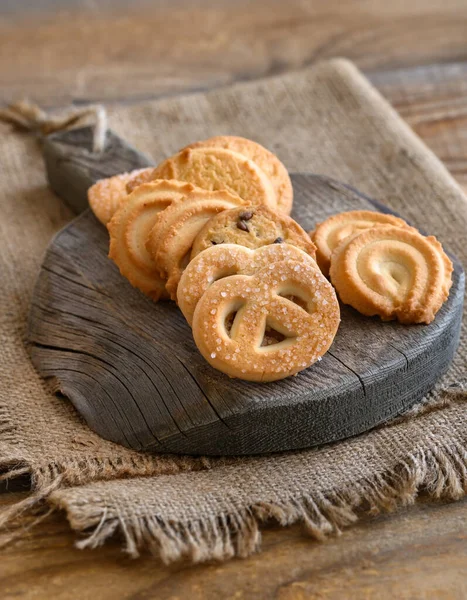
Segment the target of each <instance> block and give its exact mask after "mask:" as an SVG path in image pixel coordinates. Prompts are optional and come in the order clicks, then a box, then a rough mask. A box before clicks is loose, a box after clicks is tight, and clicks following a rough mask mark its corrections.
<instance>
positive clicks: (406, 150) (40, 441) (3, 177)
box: [0, 61, 467, 561]
mask: <svg viewBox="0 0 467 600" xmlns="http://www.w3.org/2000/svg"><path fill="white" fill-rule="evenodd" d="M110 124H111V126H112V127H113V129H115V130H116V131H117V132H118V133H119V134H121V135H122V136H123V137H125V138H127V139H128V140H130V141H132V142H133V143H134V144H135V145H136V146H137V147H138V148H139V149H141V150H143V151H146V152H148V153H149V154H151V155H152V156H153V157H154V159H155V160H159V159H161V158H163V157H165V156H167V155H169V154H171V153H172V152H174V151H175V150H177V149H178V148H180V147H182V146H183V145H185V144H187V143H188V142H192V141H193V140H196V139H202V138H205V137H208V136H210V135H213V134H227V133H230V134H239V135H243V136H246V137H251V138H253V139H256V140H258V141H259V142H261V143H262V144H264V145H265V146H267V147H268V148H271V149H272V150H274V151H275V152H276V153H277V154H278V155H279V157H280V158H281V159H282V160H283V161H284V162H285V164H286V165H287V167H288V168H289V169H290V170H296V171H299V170H303V171H310V172H314V173H322V174H326V175H330V176H332V177H335V178H337V179H340V180H342V181H344V182H347V183H349V184H351V185H353V186H355V187H357V188H358V189H360V190H361V191H363V192H366V193H367V194H369V195H371V196H373V197H375V198H377V199H379V200H382V201H383V202H384V203H386V204H387V205H388V206H390V207H391V208H393V209H394V210H396V211H398V212H400V213H401V214H403V215H405V216H406V217H407V218H408V219H410V220H411V221H413V223H414V224H416V225H417V226H419V227H421V228H423V229H424V230H425V231H428V232H430V233H433V234H435V235H437V236H438V237H439V238H440V240H441V241H442V242H443V243H445V244H446V245H447V246H448V248H449V249H450V250H451V251H453V252H454V253H455V254H457V256H458V257H459V258H460V259H461V260H462V261H463V263H464V265H467V201H466V199H465V197H464V196H463V194H462V192H461V190H460V188H459V187H458V186H457V184H456V183H455V182H454V181H453V179H452V178H451V177H450V175H449V174H448V172H447V171H446V169H445V168H444V167H443V165H442V164H441V163H440V162H439V161H438V160H437V159H436V158H435V157H434V156H433V154H432V153H431V152H430V151H429V150H428V149H427V148H426V147H425V146H424V145H423V143H422V142H421V141H420V140H419V139H418V138H417V137H416V136H415V135H414V133H413V132H412V131H411V130H410V129H409V128H408V127H407V126H406V125H405V124H404V122H403V121H402V120H401V119H400V118H399V117H398V115H397V114H396V113H395V112H394V110H392V109H391V108H390V107H389V106H388V104H387V103H386V102H385V101H384V100H383V99H382V98H381V97H380V96H379V94H378V93H377V92H376V91H375V90H374V89H373V88H372V87H371V86H370V84H369V83H368V82H367V81H366V80H365V79H364V78H363V77H362V75H361V74H359V72H358V71H357V70H356V69H355V68H354V67H353V66H352V65H351V64H349V63H348V62H345V61H332V62H326V63H322V64H319V65H317V66H315V67H313V68H311V69H309V70H306V71H303V72H299V73H295V74H291V75H287V76H284V77H279V78H276V79H268V80H265V81H261V82H259V83H247V84H242V85H238V86H235V87H232V88H228V89H224V90H220V91H215V92H210V93H207V94H204V93H203V94H194V95H190V96H186V97H182V98H176V99H172V98H169V99H164V100H161V101H157V102H151V103H148V104H144V105H140V106H136V107H132V108H125V107H123V108H118V109H115V110H112V111H111V113H110ZM0 127H1V130H0V131H1V133H2V136H1V141H0V164H1V174H0V181H1V189H2V198H1V202H0V206H1V221H0V244H1V257H0V337H1V342H0V357H1V358H0V379H1V388H0V466H1V467H3V468H4V471H5V475H4V477H10V476H14V475H17V474H20V473H30V474H31V476H32V481H33V491H32V493H31V495H30V496H29V497H28V498H27V499H25V500H23V501H22V502H21V503H19V504H17V505H15V506H13V507H11V508H9V509H7V510H6V512H5V511H4V512H3V513H0V526H1V524H3V525H4V526H5V525H8V523H9V522H12V521H14V519H15V517H16V516H17V515H18V514H19V513H21V512H22V511H25V510H27V509H29V508H30V507H33V506H37V504H38V503H41V505H44V504H47V503H48V504H49V505H51V506H59V507H61V508H63V509H65V511H66V513H67V515H68V518H69V521H70V524H71V526H72V527H73V528H74V529H75V530H77V531H80V532H83V531H86V536H87V537H83V536H82V539H81V541H80V546H81V547H85V546H90V547H94V546H96V545H98V544H101V543H103V542H104V541H105V540H106V539H107V538H108V537H109V536H110V535H111V534H113V533H114V532H116V531H117V530H118V531H120V533H121V534H122V536H123V539H124V540H125V545H126V548H127V550H128V551H129V552H130V553H131V554H132V555H136V554H137V552H138V549H140V548H141V547H144V546H146V547H150V548H151V549H153V550H155V551H156V552H157V553H159V554H160V555H161V556H162V558H163V560H165V561H171V560H174V559H177V558H179V557H180V556H182V555H185V554H186V555H188V556H189V557H191V558H192V559H193V560H205V559H209V558H217V559H225V558H228V557H230V556H233V555H240V556H245V555H247V554H248V553H250V552H252V551H253V550H255V549H256V548H257V547H258V544H259V540H260V534H259V531H258V526H259V524H261V523H262V522H264V521H266V520H268V519H270V518H272V519H276V520H277V521H279V523H281V524H283V525H286V524H289V523H293V522H295V521H300V522H303V523H304V524H305V526H306V528H307V530H308V531H309V532H310V533H311V534H312V535H313V536H314V537H322V536H323V535H325V534H327V533H328V532H332V531H339V529H340V528H341V527H343V526H345V525H347V524H349V523H351V522H353V521H355V520H356V519H357V517H358V514H360V513H361V511H378V510H382V509H384V510H386V509H392V508H395V507H396V506H398V505H400V504H403V503H407V502H411V501H413V500H414V498H415V497H416V495H417V493H418V491H419V490H420V489H422V488H423V489H424V490H425V491H426V492H427V493H428V494H429V495H430V496H431V497H433V498H438V497H441V496H443V497H446V498H450V499H456V498H459V497H461V496H462V495H463V493H464V492H465V489H466V483H467V476H466V475H467V469H466V465H467V460H466V459H467V455H466V448H467V423H466V416H467V408H466V406H467V405H466V403H465V399H466V397H467V392H466V390H467V377H466V374H467V339H466V320H465V319H464V325H463V331H462V336H461V345H460V349H459V352H458V353H457V356H456V358H455V361H454V364H453V366H452V368H451V370H450V371H449V373H448V374H447V375H446V376H445V377H444V378H443V380H442V381H441V382H440V385H439V388H438V389H437V390H436V392H434V393H433V394H431V396H430V398H429V399H428V408H426V406H425V408H424V409H423V410H418V411H413V414H412V416H411V418H410V419H407V418H401V419H399V420H397V421H395V422H393V423H391V424H389V425H388V426H386V427H381V428H378V429H377V430H374V431H372V432H370V433H368V434H365V435H361V436H358V437H356V438H353V439H350V440H347V441H344V442H341V443H338V444H334V445H330V446H326V447H322V448H320V449H312V450H306V451H301V452H294V453H286V454H282V455H273V456H266V457H255V458H242V459H229V460H221V459H214V460H213V459H199V458H198V459H196V458H195V459H192V458H180V457H174V456H168V457H163V456H150V455H145V454H139V453H136V452H132V451H129V450H127V449H125V448H123V447H120V446H117V445H115V444H112V443H110V442H106V441H104V440H102V439H100V438H99V437H98V436H97V435H95V434H94V433H93V432H92V431H90V430H89V429H88V428H87V426H86V425H85V424H84V423H83V422H82V420H81V419H80V418H79V417H78V415H77V414H76V412H75V411H74V409H73V408H72V406H71V404H70V403H69V402H67V401H66V400H64V399H60V398H56V397H54V396H52V395H50V394H49V393H48V392H47V391H46V387H45V385H44V383H43V382H42V381H41V379H40V378H39V377H38V375H37V374H36V373H35V371H34V369H33V367H32V365H31V363H30V361H29V359H28V355H27V352H26V349H25V346H24V337H25V331H26V318H27V313H28V307H29V302H30V300H31V294H32V289H33V285H34V281H35V278H36V276H37V272H38V269H39V265H40V263H41V258H42V256H43V254H44V251H45V248H46V246H47V244H48V242H49V241H50V238H51V237H52V235H53V234H54V233H55V232H56V231H57V230H58V229H59V228H60V227H62V226H63V225H65V223H67V222H68V221H69V220H70V219H71V218H72V214H71V213H70V212H69V210H68V209H67V208H66V207H65V206H64V205H63V204H62V202H61V201H60V200H59V199H58V198H56V197H55V196H54V195H53V194H52V193H51V192H50V191H49V190H48V189H47V185H46V179H45V174H44V170H43V165H42V160H41V155H40V148H39V147H38V144H37V142H36V140H34V139H32V138H31V137H28V136H27V135H18V134H13V133H11V132H10V130H9V128H8V127H7V126H4V125H0ZM7 537H8V536H4V538H3V539H6V538H7Z"/></svg>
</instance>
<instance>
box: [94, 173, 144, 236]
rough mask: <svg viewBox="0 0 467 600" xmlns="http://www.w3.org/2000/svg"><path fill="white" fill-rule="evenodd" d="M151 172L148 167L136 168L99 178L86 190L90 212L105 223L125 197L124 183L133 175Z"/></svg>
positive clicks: (137, 175)
mask: <svg viewBox="0 0 467 600" xmlns="http://www.w3.org/2000/svg"><path fill="white" fill-rule="evenodd" d="M151 172H152V168H149V169H136V170H135V171H131V172H130V173H120V175H114V176H113V177H108V178H107V179H100V180H99V181H97V182H96V183H95V184H94V185H92V186H91V187H90V188H89V190H88V201H89V206H90V207H91V210H92V212H93V213H94V214H95V215H96V217H97V218H98V219H99V221H100V222H101V223H103V224H104V225H107V223H108V222H109V221H110V219H111V218H112V217H113V214H114V212H115V211H116V210H117V208H118V207H119V205H120V202H121V201H122V199H123V198H126V197H127V191H126V184H127V182H128V181H130V180H131V179H133V178H134V177H140V176H143V174H144V173H146V174H148V173H151Z"/></svg>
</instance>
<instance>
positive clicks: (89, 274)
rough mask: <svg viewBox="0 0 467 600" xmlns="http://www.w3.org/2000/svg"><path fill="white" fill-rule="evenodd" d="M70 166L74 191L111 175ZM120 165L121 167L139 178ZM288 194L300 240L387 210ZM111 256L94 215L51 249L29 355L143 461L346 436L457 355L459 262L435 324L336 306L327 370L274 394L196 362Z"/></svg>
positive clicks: (288, 382) (350, 196) (304, 179)
mask: <svg viewBox="0 0 467 600" xmlns="http://www.w3.org/2000/svg"><path fill="white" fill-rule="evenodd" d="M74 136H77V137H76V139H78V140H80V139H84V138H83V136H82V135H81V134H79V133H76V132H73V133H68V134H64V135H63V134H61V135H60V136H58V137H59V138H60V144H62V145H63V138H66V139H67V140H68V142H69V141H70V139H71V138H73V137H74ZM80 136H81V137H80ZM110 139H111V140H113V142H112V148H114V147H123V146H124V144H122V142H121V141H120V140H118V138H116V137H115V136H113V137H112V138H110ZM52 142H53V139H52ZM50 147H51V148H53V152H56V149H55V148H54V146H53V145H52V146H50ZM83 156H84V158H83ZM111 156H113V154H112V153H111ZM89 161H91V162H92V169H91V170H88V171H86V165H87V164H88V163H89ZM74 162H77V163H78V164H77V170H78V172H79V177H80V179H81V181H84V179H83V177H84V178H85V176H83V173H86V172H87V173H88V175H87V176H88V178H89V183H91V182H92V181H93V180H94V179H96V178H97V177H98V174H99V172H102V171H104V173H105V174H106V175H108V174H110V172H111V168H110V167H109V163H108V162H106V156H105V153H104V155H101V156H94V157H93V156H92V153H90V152H87V153H86V152H85V153H84V154H83V153H82V152H77V153H76V152H75V153H74V158H73V159H70V160H68V162H67V175H66V176H67V177H70V176H71V177H73V163H74ZM100 162H104V163H105V169H102V168H101V166H100V164H99V163H100ZM124 162H125V161H119V163H118V167H117V169H116V170H122V168H126V169H129V168H133V164H131V161H130V162H129V164H126V163H125V165H123V163H124ZM48 165H49V167H50V165H52V169H55V170H56V171H57V169H58V170H60V164H59V163H57V162H53V161H52V162H51V161H50V160H49V161H48ZM83 165H84V166H83ZM138 165H139V163H138ZM138 165H136V166H138ZM49 171H50V169H49ZM56 171H55V173H52V178H56V177H57V172H56ZM293 183H294V190H295V208H294V217H295V218H296V219H297V220H298V222H299V223H301V224H302V225H303V226H304V227H305V228H306V229H311V228H312V227H313V226H314V224H315V222H316V221H319V220H321V219H323V218H325V217H326V216H327V215H330V214H334V213H336V212H338V211H342V210H350V209H358V208H360V209H361V208H369V209H375V208H378V209H380V208H381V206H380V205H378V204H377V203H374V202H373V201H372V200H370V199H368V198H366V197H365V196H363V195H361V194H359V193H358V192H356V191H354V190H351V189H349V188H347V187H346V186H344V185H342V184H339V183H337V182H334V181H332V180H329V179H327V178H324V177H319V176H315V175H305V174H297V175H294V176H293ZM58 188H59V189H60V190H62V193H63V194H65V195H66V196H67V200H68V201H69V202H71V203H72V204H73V205H74V206H78V205H79V203H80V199H81V202H82V201H83V199H82V192H80V191H79V190H78V188H76V186H73V185H70V186H68V187H67V186H65V185H63V184H61V185H60V186H58ZM81 189H82V185H81ZM70 196H71V197H70ZM107 250H108V235H107V231H106V229H105V228H104V227H103V226H102V225H101V224H100V223H99V222H98V221H97V220H96V219H95V217H94V216H93V214H92V213H91V212H90V211H89V210H87V211H86V212H84V213H83V214H82V215H81V216H80V217H78V218H77V219H76V220H75V221H73V222H72V223H71V224H70V225H69V226H67V227H66V228H65V229H64V230H63V231H61V232H60V233H59V234H58V235H57V236H56V238H55V239H54V240H53V241H52V243H51V245H50V247H49V249H48V252H47V255H46V257H45V260H44V263H43V266H42V269H41V273H40V275H39V279H38V282H37V286H36V289H35V293H34V297H33V301H32V306H31V313H30V327H29V341H30V349H31V356H32V359H33V362H34V364H35V365H36V367H37V368H38V370H39V372H40V373H41V374H42V375H43V376H44V377H45V378H51V379H52V380H53V382H54V384H55V385H56V388H57V389H58V390H60V391H61V393H63V394H64V395H65V396H67V397H68V398H69V399H70V400H71V401H72V402H73V404H74V405H75V407H76V408H77V409H78V411H79V412H80V413H81V414H82V415H83V416H84V418H85V419H86V421H87V422H88V423H89V425H90V426H91V427H92V428H93V429H95V430H96V431H97V432H98V433H99V434H100V435H102V436H103V437H105V438H107V439H111V440H113V441H115V442H118V443H122V444H125V445H127V446H130V447H132V448H135V449H138V450H152V451H159V452H176V453H192V454H213V455H217V454H247V453H261V452H272V451H280V450H286V449H292V448H302V447H306V446H312V445H316V444H322V443H326V442H331V441H336V440H339V439H343V438H345V437H348V436H351V435H355V434H358V433H361V432H363V431H366V430H368V429H370V428H371V427H374V426H375V425H377V424H379V423H382V422H384V421H386V420H387V419H389V418H391V417H393V416H395V415H397V414H398V413H400V412H401V411H402V410H404V409H406V408H407V407H409V406H411V405H412V404H413V403H414V402H415V401H417V400H419V399H420V398H422V397H423V395H424V394H425V393H426V392H427V391H428V390H429V389H430V388H431V387H432V386H433V385H434V383H435V381H436V380H437V378H438V377H439V375H440V374H441V373H442V372H444V371H445V370H446V368H447V367H448V365H449V363H450V361H451V359H452V356H453V354H454V352H455V350H456V348H457V343H458V337H459V328H460V319H461V314H462V302H463V288H464V283H463V282H464V275H463V271H462V268H461V266H460V264H459V263H457V261H456V265H455V273H454V285H453V288H452V291H451V294H450V297H449V300H448V302H447V303H446V304H445V305H444V306H443V308H442V309H441V311H440V312H439V313H438V315H437V318H436V320H435V322H434V323H432V324H431V325H429V326H423V325H420V326H411V327H406V326H402V325H399V324H397V323H382V322H381V321H380V320H379V319H369V318H365V317H363V316H361V315H359V314H358V313H356V312H355V311H354V310H352V309H350V308H347V307H342V323H341V326H340V329H339V332H338V334H337V336H336V339H335V341H334V343H333V345H332V347H331V350H330V352H328V353H327V354H326V356H325V357H324V358H323V360H322V361H321V362H319V363H316V364H315V365H313V366H312V367H310V368H309V369H307V370H305V371H303V372H302V373H300V374H299V375H297V376H296V377H292V378H288V379H285V380H282V381H279V382H275V383H269V384H259V383H249V382H244V381H240V380H235V379H230V378H228V377H227V376H225V375H223V374H222V373H220V372H218V371H216V370H214V369H213V368H211V367H210V366H209V365H208V364H207V363H206V362H205V361H204V359H203V358H202V356H201V355H200V354H199V352H198V351H197V349H196V346H195V345H194V342H193V340H192V336H191V331H190V328H189V326H188V325H187V323H186V322H185V321H184V319H183V317H182V315H181V313H180V312H179V311H178V309H177V307H176V306H175V305H174V304H173V303H170V302H161V303H158V304H154V303H153V302H152V301H150V300H149V299H147V298H146V297H145V296H143V295H142V294H141V293H140V292H139V291H138V290H136V289H134V288H132V287H131V285H130V284H129V283H128V282H127V281H126V280H124V279H123V278H122V277H121V276H120V274H119V273H118V270H117V268H116V267H115V265H114V264H113V263H112V262H111V261H110V260H109V259H108V258H107Z"/></svg>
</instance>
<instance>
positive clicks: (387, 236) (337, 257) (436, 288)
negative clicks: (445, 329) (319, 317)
mask: <svg viewBox="0 0 467 600" xmlns="http://www.w3.org/2000/svg"><path fill="white" fill-rule="evenodd" d="M452 270H453V267H452V263H451V261H450V260H449V258H448V257H447V256H446V254H445V253H444V251H443V248H442V246H441V244H440V243H439V242H438V241H437V240H436V238H434V237H424V236H422V235H421V234H420V233H418V232H417V231H416V230H415V229H402V228H400V227H375V228H372V229H367V230H366V231H363V232H360V233H356V234H354V235H353V236H351V237H348V238H346V239H345V240H344V241H343V242H342V243H341V244H340V245H339V246H338V247H337V248H336V250H335V251H334V252H333V254H332V258H331V271H330V274H331V281H332V283H333V285H334V286H335V288H336V290H337V292H338V294H339V296H340V298H341V300H342V302H344V303H345V304H350V306H353V307H354V308H355V309H357V310H358V311H359V312H361V313H362V314H364V315H368V316H373V315H379V316H380V317H381V318H382V319H383V320H385V321H388V320H392V319H398V320H399V321H400V322H401V323H431V321H433V319H434V318H435V315H436V313H437V312H438V310H439V309H440V308H441V305H442V304H443V302H444V301H445V300H446V299H447V297H448V295H449V289H450V287H451V283H452V279H451V274H452Z"/></svg>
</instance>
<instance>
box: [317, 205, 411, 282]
mask: <svg viewBox="0 0 467 600" xmlns="http://www.w3.org/2000/svg"><path fill="white" fill-rule="evenodd" d="M381 225H391V226H393V227H403V228H410V226H409V225H408V224H407V223H406V222H405V221H403V220H402V219H399V218H398V217H395V216H393V215H387V214H383V213H379V212H373V211H371V210H351V211H349V212H343V213H339V214H337V215H333V216H332V217H329V218H328V219H326V220H325V221H323V222H322V223H318V225H317V226H316V228H315V229H314V231H311V232H310V237H311V239H312V240H313V242H314V243H315V245H316V261H317V263H318V265H319V267H320V269H321V271H322V272H323V273H324V274H325V275H328V274H329V267H330V261H331V254H332V252H333V250H334V249H335V248H336V247H337V246H338V245H339V244H340V243H341V242H342V241H343V240H344V239H345V238H346V237H348V236H349V235H352V234H354V233H357V232H358V231H363V230H364V229H369V228H370V227H378V226H379V227H380V226H381Z"/></svg>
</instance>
